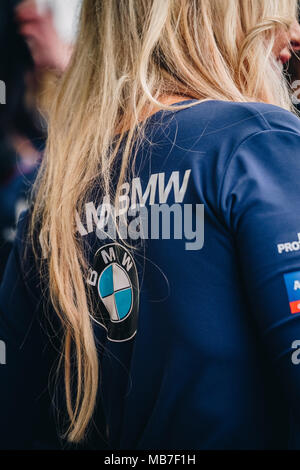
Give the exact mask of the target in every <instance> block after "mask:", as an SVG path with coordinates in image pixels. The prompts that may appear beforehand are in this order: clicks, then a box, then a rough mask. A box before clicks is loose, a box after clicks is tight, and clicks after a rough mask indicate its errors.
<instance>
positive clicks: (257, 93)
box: [31, 0, 297, 442]
mask: <svg viewBox="0 0 300 470" xmlns="http://www.w3.org/2000/svg"><path fill="white" fill-rule="evenodd" d="M296 8H297V1H296V0H84V1H83V6H82V11H81V23H80V29H79V35H78V40H77V44H76V46H75V50H74V53H73V57H72V60H71V64H70V66H69V68H68V70H67V71H66V73H65V74H64V76H63V78H62V80H61V82H60V83H59V85H58V89H57V93H56V96H55V98H54V100H53V103H52V106H51V109H50V115H49V138H48V142H47V148H46V152H45V158H44V161H43V165H42V168H41V171H40V174H39V177H38V179H37V183H36V186H35V191H34V199H35V204H34V209H33V214H32V218H31V221H32V222H31V236H32V237H33V239H34V236H35V233H36V230H37V227H39V233H40V237H39V239H40V243H41V245H42V246H43V249H44V250H45V251H46V253H47V272H48V277H49V290H50V298H51V301H52V303H53V306H54V308H55V311H56V313H57V315H58V316H59V318H60V320H61V322H62V325H63V329H64V333H65V334H64V343H63V351H62V354H61V363H62V366H63V368H64V377H65V378H64V381H65V394H66V403H67V408H68V414H69V418H70V419H69V427H68V430H67V432H66V435H67V436H68V439H69V440H70V441H72V442H78V441H80V440H82V439H83V438H84V437H85V434H86V430H87V428H88V424H89V422H90V420H91V418H92V416H93V412H94V408H95V403H96V396H97V390H98V371H99V364H98V355H97V349H96V344H95V338H94V333H93V320H92V318H91V315H90V313H91V314H92V312H91V306H90V300H89V296H88V294H87V291H86V285H85V281H84V279H85V277H86V270H87V262H86V260H85V256H84V252H83V248H82V245H81V243H80V240H79V237H78V234H76V224H75V215H76V211H80V210H81V209H82V207H83V204H84V201H85V197H86V194H87V192H88V191H90V188H91V185H93V184H94V182H97V185H99V184H100V185H101V188H102V191H103V193H105V194H106V193H109V192H112V191H113V188H112V187H111V186H112V184H111V180H112V177H111V176H112V170H113V168H114V162H115V160H116V158H117V155H118V152H119V149H120V143H121V141H122V140H123V144H124V142H125V145H124V146H122V165H121V171H120V175H119V183H118V188H117V190H115V191H113V192H114V194H116V193H117V192H118V190H119V188H120V187H121V185H122V183H123V182H124V179H125V177H126V171H127V169H128V161H129V158H130V155H131V152H132V149H133V145H134V144H135V143H136V141H137V139H138V138H139V136H140V135H142V130H143V122H141V116H143V114H144V112H145V109H146V110H148V111H149V112H150V111H153V110H158V109H173V110H177V109H181V107H179V108H178V106H172V108H170V106H167V105H164V104H163V103H162V101H161V97H163V96H166V95H169V94H172V95H178V98H179V99H178V102H179V101H181V97H186V96H189V97H191V98H195V99H197V100H205V99H213V100H225V101H235V102H245V101H260V102H266V103H271V104H275V105H278V106H281V107H282V108H285V109H291V103H290V98H289V93H288V88H287V85H286V83H285V80H284V78H283V76H282V73H281V71H280V68H279V66H278V65H277V63H276V60H275V58H274V57H273V54H272V50H273V47H274V43H275V39H276V35H277V33H278V32H279V31H281V29H282V30H285V31H287V30H288V28H289V26H290V25H291V23H292V22H293V21H294V20H295V18H296ZM190 105H191V104H190V103H189V104H188V105H187V104H186V105H185V106H190ZM127 131H128V132H127ZM112 142H114V145H112ZM36 250H37V249H36ZM71 351H75V353H76V354H75V358H76V368H75V370H76V381H75V383H76V384H77V386H76V390H75V391H74V390H72V385H71V383H72V381H73V377H72V370H73V369H72V367H71ZM72 360H73V355H72Z"/></svg>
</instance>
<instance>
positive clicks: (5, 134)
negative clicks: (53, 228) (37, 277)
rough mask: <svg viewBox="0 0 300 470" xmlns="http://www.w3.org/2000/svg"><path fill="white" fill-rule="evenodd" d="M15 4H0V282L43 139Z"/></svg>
mask: <svg viewBox="0 0 300 470" xmlns="http://www.w3.org/2000/svg"><path fill="white" fill-rule="evenodd" d="M17 3H18V2H17V1H15V0H5V1H2V2H1V3H0V41H1V44H2V46H3V47H2V48H1V54H0V78H1V80H3V81H4V83H5V86H6V104H3V105H1V106H0V280H1V277H2V273H3V270H4V267H5V264H6V261H7V258H8V255H9V252H10V249H11V246H12V243H13V240H14V236H15V227H16V221H17V219H18V215H19V213H20V211H22V210H23V209H24V208H25V207H26V199H27V196H26V195H27V192H28V189H29V187H30V184H31V182H32V180H33V178H34V170H35V168H36V166H37V164H38V161H39V158H40V153H41V150H42V148H43V139H44V131H43V127H42V123H41V120H40V118H39V116H38V114H37V112H36V109H35V105H34V100H33V99H32V98H33V96H34V89H35V78H34V63H33V61H32V58H31V54H30V51H29V49H28V47H27V45H26V43H25V41H24V39H23V38H22V37H21V35H19V33H18V31H17V29H18V26H17V24H16V22H15V13H14V11H15V10H14V9H15V6H16V5H17Z"/></svg>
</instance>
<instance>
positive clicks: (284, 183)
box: [0, 101, 300, 449]
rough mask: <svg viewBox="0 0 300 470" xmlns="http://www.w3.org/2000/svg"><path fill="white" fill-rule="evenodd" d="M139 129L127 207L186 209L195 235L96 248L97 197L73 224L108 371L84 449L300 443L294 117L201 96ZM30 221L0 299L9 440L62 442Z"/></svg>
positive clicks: (0, 406) (53, 331)
mask: <svg viewBox="0 0 300 470" xmlns="http://www.w3.org/2000/svg"><path fill="white" fill-rule="evenodd" d="M146 135H147V137H148V138H147V139H144V141H143V144H142V147H141V148H140V149H139V151H138V154H137V159H136V167H135V173H136V174H135V177H134V179H130V180H129V181H128V184H125V185H124V187H123V188H122V194H121V197H123V199H122V201H123V203H124V205H125V207H126V202H128V200H130V201H131V204H133V205H134V203H140V202H144V204H145V205H146V208H148V209H149V213H150V209H151V208H152V207H154V208H158V207H160V208H161V207H162V206H160V205H161V204H165V206H164V207H165V208H166V207H167V206H166V205H168V206H171V205H172V204H174V203H176V204H179V208H181V209H182V214H183V218H184V221H186V220H187V221H188V220H189V219H188V213H189V212H188V210H189V209H188V208H191V210H192V215H193V216H194V219H193V220H194V229H195V227H196V224H197V223H198V229H199V239H198V243H196V241H197V240H196V241H194V242H193V241H191V240H188V238H189V236H188V232H187V231H186V236H185V237H182V238H180V236H178V237H177V238H178V239H176V236H174V234H173V233H172V230H171V238H170V239H168V237H167V235H168V234H166V233H165V238H164V239H163V237H162V235H159V236H153V237H154V238H153V237H152V238H151V236H150V235H151V234H149V237H148V240H145V241H144V243H142V244H140V243H139V242H138V241H137V242H136V243H137V245H136V246H137V249H134V250H133V249H130V248H128V247H126V246H123V247H122V246H120V245H117V244H116V243H115V242H114V241H111V240H108V239H106V240H103V239H101V230H100V229H99V223H98V222H99V220H101V217H100V213H101V208H102V209H103V206H102V198H101V195H99V194H98V191H95V196H94V197H91V198H90V200H88V201H87V204H86V206H85V211H84V212H83V213H82V214H80V215H78V217H77V227H78V236H79V237H83V239H84V240H85V242H86V247H88V258H89V263H90V265H91V270H90V274H89V278H88V280H87V281H88V282H87V286H88V288H90V289H91V291H92V292H93V296H94V297H93V298H94V305H95V307H94V312H93V316H94V318H95V320H96V321H97V323H96V322H95V335H96V338H97V345H98V348H99V361H100V377H101V379H100V386H99V396H98V407H97V413H96V416H95V420H94V422H95V423H94V425H93V426H92V429H91V432H90V440H89V441H88V442H87V443H86V444H85V445H86V446H87V447H93V448H97V447H98V448H102V447H103V446H104V445H105V444H104V442H106V443H107V444H108V445H109V446H110V447H111V448H113V449H119V448H120V449H232V448H233V449H248V448H250V449H272V448H300V435H299V432H300V429H299V428H300V405H299V403H300V402H299V397H300V365H298V363H299V362H300V360H299V358H300V354H298V349H299V348H300V183H299V182H300V124H299V120H298V118H297V117H295V116H294V115H292V114H290V113H289V112H286V111H284V110H282V109H280V108H277V107H275V106H270V105H265V104H257V103H253V104H250V103H229V102H216V101H208V102H204V103H199V104H197V105H196V106H194V107H192V108H190V109H185V110H180V111H177V112H159V113H157V114H155V115H153V116H152V117H151V118H149V120H148V126H147V130H146ZM128 198H129V199H128ZM201 205H204V245H203V246H202V241H203V240H202V238H201V227H202V228H203V225H202V218H201V210H202V209H201V208H202V207H203V206H201ZM97 208H98V209H97ZM138 208H139V206H137V209H138ZM185 208H187V209H186V210H187V212H186V213H184V209H185ZM174 210H175V209H174ZM149 213H148V214H149ZM196 213H197V214H198V216H197V218H196ZM102 215H103V213H102ZM98 217H99V220H98ZM166 217H167V214H166V213H165V214H164V216H163V218H164V220H166ZM176 217H177V219H176V220H177V221H178V220H179V219H178V217H180V215H178V214H177V216H176ZM133 219H134V218H132V220H133ZM97 223H98V227H97ZM187 223H188V222H187ZM26 224H27V216H26V215H25V216H24V217H23V218H22V220H21V222H20V224H19V234H18V237H17V241H16V243H15V245H14V249H13V252H12V254H11V256H10V260H9V264H8V267H7V270H6V275H5V278H4V281H3V283H2V287H1V293H0V310H1V312H2V313H1V316H0V339H1V340H2V341H3V342H5V345H6V364H5V365H1V366H0V417H1V426H0V447H2V448H8V447H10V448H11V447H12V448H48V447H60V446H63V445H64V441H63V440H59V439H58V438H57V434H58V433H57V424H56V415H57V409H58V408H59V409H60V415H61V414H63V413H64V410H65V406H64V404H63V401H62V402H61V401H59V400H58V402H57V401H56V400H55V399H53V393H52V392H53V388H54V387H53V381H54V379H53V375H54V378H55V368H56V366H57V361H58V357H59V354H58V344H57V343H58V339H59V338H60V335H61V329H60V324H59V321H58V319H57V316H56V315H55V314H54V312H53V310H52V308H51V306H49V304H48V305H47V292H46V293H45V292H44V289H43V288H42V287H41V283H40V280H39V274H38V273H37V271H36V268H35V264H34V261H33V259H32V258H31V257H30V255H29V260H28V259H27V261H26V262H25V264H24V262H23V249H24V245H25V243H26V242H25V241H24V233H25V232H26ZM152 225H153V226H154V225H155V224H154V223H153V221H152V219H151V227H152ZM143 227H144V226H143ZM133 228H134V227H133ZM133 228H132V230H133ZM177 228H178V227H177ZM154 232H155V230H154ZM145 233H146V230H145ZM154 235H155V234H154ZM177 235H178V234H177ZM187 243H190V244H191V245H187ZM193 243H194V245H193ZM188 248H189V249H188ZM43 305H44V307H43ZM45 305H46V309H47V311H46V312H45ZM50 323H51V325H52V326H51V327H50V326H49V324H50ZM2 345H3V344H2ZM4 349H5V348H3V347H2V351H3V350H4ZM2 362H5V361H4V355H3V352H2ZM53 372H54V374H53ZM49 377H50V378H49ZM59 383H60V382H59ZM58 388H59V387H58ZM62 400H63V399H62ZM59 403H60V404H59ZM103 415H104V416H103Z"/></svg>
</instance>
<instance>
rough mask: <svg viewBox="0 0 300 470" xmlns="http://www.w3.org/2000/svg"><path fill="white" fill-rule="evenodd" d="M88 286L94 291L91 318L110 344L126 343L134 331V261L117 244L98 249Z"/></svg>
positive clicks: (136, 293) (136, 296) (136, 286)
mask: <svg viewBox="0 0 300 470" xmlns="http://www.w3.org/2000/svg"><path fill="white" fill-rule="evenodd" d="M88 284H89V285H91V286H92V288H93V301H94V318H95V320H96V321H97V322H98V323H100V325H102V326H103V327H104V328H105V329H106V331H107V338H108V339H109V340H110V341H116V342H121V341H128V340H130V339H131V338H133V337H134V336H135V334H136V331H137V322H138V310H139V282H138V275H137V269H136V265H135V262H134V259H133V257H132V255H131V254H130V252H129V251H128V249H126V248H125V247H123V246H121V245H119V244H118V243H111V244H109V245H105V246H103V247H102V248H100V249H99V250H98V251H97V253H96V254H95V257H94V263H93V270H91V271H90V275H89V279H88Z"/></svg>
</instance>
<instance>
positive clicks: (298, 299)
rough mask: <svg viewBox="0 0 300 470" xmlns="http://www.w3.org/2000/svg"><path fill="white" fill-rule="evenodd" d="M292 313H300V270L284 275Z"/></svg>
mask: <svg viewBox="0 0 300 470" xmlns="http://www.w3.org/2000/svg"><path fill="white" fill-rule="evenodd" d="M284 281H285V285H286V289H287V293H288V297H289V302H290V309H291V313H292V314H295V313H300V271H297V272H294V273H288V274H285V275H284Z"/></svg>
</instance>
